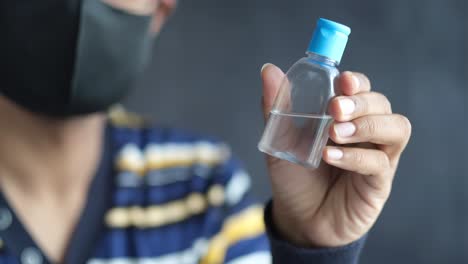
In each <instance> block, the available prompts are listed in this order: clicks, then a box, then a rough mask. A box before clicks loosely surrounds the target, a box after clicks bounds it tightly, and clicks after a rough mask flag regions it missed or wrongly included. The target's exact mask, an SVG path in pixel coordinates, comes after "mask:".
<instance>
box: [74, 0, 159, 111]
mask: <svg viewBox="0 0 468 264" xmlns="http://www.w3.org/2000/svg"><path fill="white" fill-rule="evenodd" d="M81 14H82V17H81V24H80V32H79V38H78V45H77V48H78V50H77V55H76V64H75V71H74V74H73V82H72V90H71V94H70V99H71V101H70V105H69V106H70V109H69V111H68V112H69V113H70V114H76V113H89V112H94V111H101V110H104V109H106V108H107V107H108V106H109V105H111V104H113V103H115V102H117V101H118V100H120V99H121V98H122V97H123V96H124V95H125V94H126V93H127V92H128V91H129V89H130V88H131V87H132V85H133V84H134V82H135V80H136V79H137V78H138V76H139V75H140V74H141V72H142V71H143V70H144V68H145V66H146V65H147V63H148V61H149V58H150V53H151V44H152V40H153V37H152V36H151V35H150V32H149V30H150V24H151V19H152V17H151V16H137V15H132V14H128V13H125V12H124V11H121V10H117V9H115V8H113V7H110V6H108V5H107V4H104V3H102V1H96V0H83V5H82V11H81Z"/></svg>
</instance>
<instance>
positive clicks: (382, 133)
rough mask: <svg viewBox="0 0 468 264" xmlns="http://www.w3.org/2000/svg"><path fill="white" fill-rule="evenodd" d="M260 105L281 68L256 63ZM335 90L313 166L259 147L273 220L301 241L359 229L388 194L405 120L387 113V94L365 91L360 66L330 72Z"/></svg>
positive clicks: (350, 237)
mask: <svg viewBox="0 0 468 264" xmlns="http://www.w3.org/2000/svg"><path fill="white" fill-rule="evenodd" d="M261 75H262V80H263V111H264V115H265V118H268V115H269V113H270V110H271V107H272V105H273V102H274V99H275V96H276V94H277V92H278V88H279V87H280V84H281V81H282V79H283V77H284V73H283V72H282V71H281V70H280V69H279V68H278V67H276V66H274V65H272V64H267V65H265V66H264V67H263V68H262V73H261ZM336 84H337V88H338V90H339V91H340V94H342V95H341V96H337V97H335V98H334V99H332V101H331V102H330V106H329V112H330V115H332V117H333V118H334V120H335V122H334V123H333V124H332V125H331V127H330V139H331V140H332V141H333V142H334V143H336V144H333V145H334V146H332V145H330V144H329V145H327V146H326V147H325V150H324V152H323V161H324V162H322V163H321V165H320V167H319V168H318V169H315V170H312V169H307V168H305V167H302V166H299V165H296V164H293V163H290V162H288V161H285V160H280V159H277V158H274V157H272V156H269V155H267V165H268V170H269V176H270V178H271V182H272V190H273V207H272V208H273V210H272V217H273V222H274V225H275V227H276V229H277V230H278V232H279V233H280V235H281V236H283V237H284V238H285V239H287V240H289V241H290V242H292V243H294V244H296V245H299V246H306V247H337V246H343V245H346V244H349V243H351V242H353V241H355V240H357V239H359V238H360V237H362V236H363V235H365V234H366V233H367V232H368V231H369V229H370V228H371V227H372V225H373V224H374V223H375V221H376V219H377V218H378V216H379V214H380V212H381V210H382V208H383V206H384V204H385V202H386V200H387V198H388V197H389V195H390V190H391V187H392V181H393V177H394V175H395V171H396V168H397V166H398V160H399V158H400V155H401V153H402V151H403V149H404V148H405V146H406V144H407V142H408V140H409V137H410V134H411V124H410V122H409V121H408V119H407V118H406V117H404V116H402V115H398V114H393V113H392V110H391V106H390V102H389V101H388V99H387V98H386V97H385V96H383V95H382V94H379V93H376V92H371V91H370V89H371V86H370V82H369V80H368V79H367V77H366V76H365V75H363V74H361V73H352V72H344V73H342V74H341V75H340V76H339V77H338V79H337V82H336Z"/></svg>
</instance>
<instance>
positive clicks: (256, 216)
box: [200, 206, 265, 264]
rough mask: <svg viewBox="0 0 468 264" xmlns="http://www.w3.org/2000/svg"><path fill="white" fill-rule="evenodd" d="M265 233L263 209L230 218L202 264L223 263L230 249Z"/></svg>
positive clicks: (255, 209) (209, 248)
mask: <svg viewBox="0 0 468 264" xmlns="http://www.w3.org/2000/svg"><path fill="white" fill-rule="evenodd" d="M264 232H265V225H264V222H263V207H260V206H253V207H249V208H247V209H245V210H244V211H241V212H240V213H239V214H236V215H234V216H231V217H230V218H228V219H227V220H226V221H225V222H224V224H223V227H222V229H221V231H220V232H219V233H218V234H217V235H216V236H214V237H213V238H212V240H211V241H210V245H209V247H208V251H207V254H206V255H205V256H204V257H203V258H202V260H201V262H200V264H220V263H223V261H224V258H225V256H226V252H227V250H228V248H229V247H230V246H231V245H233V244H235V243H237V242H239V241H241V240H244V239H248V238H252V237H256V236H259V235H261V234H263V233H264Z"/></svg>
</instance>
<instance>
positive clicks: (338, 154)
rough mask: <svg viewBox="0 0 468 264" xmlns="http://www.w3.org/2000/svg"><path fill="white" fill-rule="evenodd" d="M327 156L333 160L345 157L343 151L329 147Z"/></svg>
mask: <svg viewBox="0 0 468 264" xmlns="http://www.w3.org/2000/svg"><path fill="white" fill-rule="evenodd" d="M327 157H328V158H329V159H332V160H339V159H341V158H342V157H343V151H341V150H340V149H336V148H332V149H328V150H327Z"/></svg>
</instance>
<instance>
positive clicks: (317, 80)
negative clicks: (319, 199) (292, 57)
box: [258, 18, 351, 168]
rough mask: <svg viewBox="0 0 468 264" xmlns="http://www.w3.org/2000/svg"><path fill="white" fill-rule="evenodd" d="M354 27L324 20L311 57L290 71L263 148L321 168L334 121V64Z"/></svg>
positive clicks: (275, 104)
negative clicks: (330, 105) (330, 108)
mask: <svg viewBox="0 0 468 264" xmlns="http://www.w3.org/2000/svg"><path fill="white" fill-rule="evenodd" d="M350 33H351V29H350V28H349V27H347V26H345V25H342V24H339V23H336V22H333V21H330V20H327V19H323V18H320V19H319V20H318V22H317V27H316V28H315V32H314V35H313V37H312V40H311V42H310V45H309V48H308V49H307V52H306V54H307V57H304V58H302V59H300V60H299V61H297V62H296V63H295V64H294V65H293V66H292V67H291V69H289V70H288V72H287V73H286V76H285V78H284V80H283V82H282V84H281V87H280V89H279V91H278V94H277V96H276V99H275V103H274V105H273V107H272V109H271V112H270V117H269V119H268V122H267V124H266V127H265V131H264V132H263V136H262V138H261V140H260V143H259V144H258V148H259V149H260V151H262V152H265V153H267V154H270V155H272V156H275V157H277V158H280V159H284V160H288V161H291V162H294V163H297V164H300V165H302V166H305V167H309V168H317V167H318V166H319V165H320V162H321V160H322V152H323V148H324V147H325V145H326V143H327V141H328V130H329V128H330V124H331V123H332V121H333V119H332V117H331V116H330V115H328V103H329V101H330V99H331V98H333V97H334V96H335V93H336V91H335V85H334V80H335V77H336V76H338V74H339V72H338V69H337V68H336V67H337V66H338V64H339V62H340V60H341V56H342V55H343V52H344V50H345V47H346V43H347V41H348V36H349V34H350Z"/></svg>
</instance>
